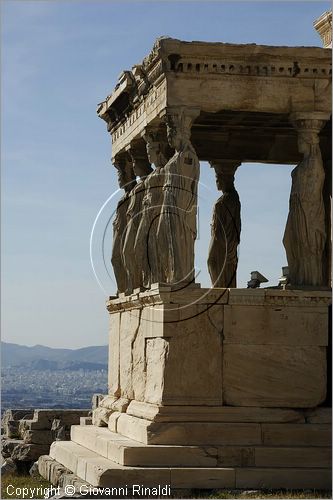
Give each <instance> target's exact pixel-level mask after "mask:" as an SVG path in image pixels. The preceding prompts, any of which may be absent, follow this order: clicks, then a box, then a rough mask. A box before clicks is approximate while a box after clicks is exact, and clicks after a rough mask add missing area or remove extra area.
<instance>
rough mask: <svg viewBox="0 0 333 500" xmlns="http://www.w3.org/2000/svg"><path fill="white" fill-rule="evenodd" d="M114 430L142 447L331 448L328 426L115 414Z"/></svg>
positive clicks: (329, 427) (330, 431)
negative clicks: (156, 419) (162, 419)
mask: <svg viewBox="0 0 333 500" xmlns="http://www.w3.org/2000/svg"><path fill="white" fill-rule="evenodd" d="M118 415H119V416H118V417H117V421H116V424H115V430H116V432H118V433H119V434H122V435H123V436H126V437H128V438H130V439H134V440H136V441H140V443H144V444H159V445H161V444H164V445H165V444H167V445H195V446H201V445H202V446H207V445H208V446H210V445H212V446H216V445H219V446H230V445H232V446H266V445H267V446H296V447H297V446H319V447H323V446H330V443H331V437H332V428H331V425H330V424H323V423H319V424H313V423H297V422H295V423H254V422H252V423H242V422H235V423H231V422H227V423H226V422H223V423H221V422H173V423H166V422H152V421H150V420H146V419H143V418H137V417H133V416H131V415H128V414H127V413H121V414H118Z"/></svg>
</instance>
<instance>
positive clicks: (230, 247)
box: [207, 160, 241, 288]
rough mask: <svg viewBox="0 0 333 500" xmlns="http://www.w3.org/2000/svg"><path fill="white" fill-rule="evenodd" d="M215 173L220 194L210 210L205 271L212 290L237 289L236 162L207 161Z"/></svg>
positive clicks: (239, 226)
mask: <svg viewBox="0 0 333 500" xmlns="http://www.w3.org/2000/svg"><path fill="white" fill-rule="evenodd" d="M210 164H211V166H212V167H213V168H214V170H215V174H216V185H217V189H218V190H219V191H222V192H223V195H222V196H221V197H220V198H219V199H218V200H217V202H216V203H215V205H214V209H213V218H212V224H211V228H212V229H211V241H210V246H209V251H208V261H207V264H208V270H209V274H210V277H211V280H212V286H213V287H215V288H236V286H237V285H236V273H237V265H238V253H237V249H238V245H239V242H240V232H241V213H240V210H241V204H240V201H239V196H238V193H237V191H236V188H235V183H234V181H235V172H236V170H237V168H238V167H239V165H240V164H241V162H240V161H239V160H215V161H212V162H210Z"/></svg>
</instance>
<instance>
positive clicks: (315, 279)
mask: <svg viewBox="0 0 333 500" xmlns="http://www.w3.org/2000/svg"><path fill="white" fill-rule="evenodd" d="M291 177H292V187H291V193H290V200H289V215H288V219H287V225H286V229H285V233H284V238H283V244H284V246H285V248H286V253H287V259H288V265H289V275H290V282H291V284H292V285H300V286H302V285H304V286H318V285H319V286H320V285H323V251H324V246H325V241H326V230H325V209H324V201H323V196H322V190H323V185H324V179H325V171H324V168H323V165H322V159H321V154H320V150H319V146H315V153H314V152H312V154H311V155H310V156H309V157H308V158H305V159H304V160H303V161H301V162H300V163H299V164H298V165H297V167H296V168H294V170H293V171H292V173H291Z"/></svg>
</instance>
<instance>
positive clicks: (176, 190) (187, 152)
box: [157, 107, 200, 286]
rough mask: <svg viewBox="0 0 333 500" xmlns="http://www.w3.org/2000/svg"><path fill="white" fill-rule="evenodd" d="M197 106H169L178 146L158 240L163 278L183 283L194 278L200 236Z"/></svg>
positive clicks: (167, 177) (168, 171)
mask: <svg viewBox="0 0 333 500" xmlns="http://www.w3.org/2000/svg"><path fill="white" fill-rule="evenodd" d="M199 113H200V111H199V110H198V109H197V108H186V107H172V108H168V109H167V115H166V125H167V137H168V142H169V144H170V146H171V147H172V148H173V149H174V150H175V153H174V155H173V156H172V157H171V158H170V160H169V161H168V163H167V164H166V165H165V167H164V169H163V170H164V186H163V204H162V208H161V212H160V216H159V220H158V227H157V243H158V254H159V260H160V263H161V267H160V269H161V278H162V282H164V283H167V284H174V285H179V286H183V285H186V284H189V283H192V282H194V280H195V271H194V243H195V239H196V236H197V220H196V219H197V191H198V181H199V175H200V164H199V160H198V157H197V154H196V152H195V150H194V148H193V146H192V144H191V140H190V138H191V126H192V123H193V121H194V120H195V118H196V117H197V116H198V115H199Z"/></svg>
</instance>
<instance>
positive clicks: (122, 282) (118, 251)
mask: <svg viewBox="0 0 333 500" xmlns="http://www.w3.org/2000/svg"><path fill="white" fill-rule="evenodd" d="M129 202H130V199H129V193H126V194H124V196H123V197H122V198H121V199H120V200H119V202H118V205H117V209H116V216H115V219H114V221H113V245H112V256H111V262H112V266H113V270H114V275H115V278H116V282H117V289H118V290H117V291H118V293H121V292H125V291H126V289H127V286H128V283H127V273H126V268H125V265H124V258H123V243H124V235H125V231H126V224H127V215H126V214H127V209H128V206H129Z"/></svg>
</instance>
